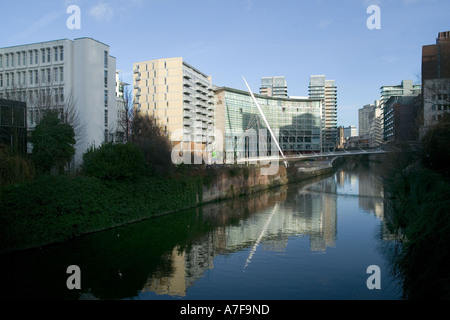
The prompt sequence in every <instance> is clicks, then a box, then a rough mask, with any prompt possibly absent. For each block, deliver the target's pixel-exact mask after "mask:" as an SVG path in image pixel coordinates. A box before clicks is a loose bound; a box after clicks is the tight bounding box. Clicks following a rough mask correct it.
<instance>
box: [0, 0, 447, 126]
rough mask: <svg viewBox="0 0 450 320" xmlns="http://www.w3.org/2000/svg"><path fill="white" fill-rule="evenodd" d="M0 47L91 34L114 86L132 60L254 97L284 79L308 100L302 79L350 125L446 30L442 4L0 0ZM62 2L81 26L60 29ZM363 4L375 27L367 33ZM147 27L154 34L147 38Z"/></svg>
mask: <svg viewBox="0 0 450 320" xmlns="http://www.w3.org/2000/svg"><path fill="white" fill-rule="evenodd" d="M0 1H1V6H0V25H1V28H0V47H6V46H13V45H20V44H25V43H35V42H41V41H48V40H56V39H62V38H68V39H75V38H79V37H91V38H94V39H96V40H99V41H101V42H103V43H106V44H108V45H109V46H110V47H111V55H113V56H115V57H116V58H117V69H119V70H122V71H123V74H122V75H123V80H124V81H128V82H132V66H133V63H134V62H139V61H145V60H151V59H159V58H171V57H183V58H184V60H185V61H187V62H188V63H189V64H191V65H193V66H194V67H196V68H197V69H199V70H201V71H203V72H204V73H206V74H208V75H211V76H212V79H213V83H214V84H216V85H219V86H227V87H232V88H237V89H242V90H245V89H246V87H245V84H244V82H243V80H242V76H245V78H246V79H247V81H248V83H249V85H250V86H251V88H252V89H253V91H255V92H258V91H259V86H260V78H261V77H265V76H285V77H286V79H287V82H288V93H289V95H295V96H307V94H308V83H309V76H310V75H313V74H324V75H326V77H327V79H330V80H336V84H337V86H338V125H344V126H348V125H355V126H358V117H357V113H358V109H359V108H361V107H362V106H363V105H365V104H369V103H373V101H374V100H376V99H379V95H380V87H381V86H382V85H394V84H400V82H401V80H403V79H411V80H414V81H415V82H420V69H421V52H422V46H423V45H427V44H434V43H435V41H436V37H437V35H438V33H439V32H440V31H448V30H450V1H448V0H309V1H303V0H301V1H300V0H297V1H293V0H278V1H273V0H272V1H267V0H129V1H123V0H120V1H119V0H93V1H92V0H89V1H88V0H41V1H21V0H17V1H6V0H0ZM70 5H78V6H79V7H80V9H81V29H79V30H69V29H68V28H67V26H66V20H67V19H68V18H69V16H70V15H69V14H67V13H66V10H67V8H68V7H69V6H70ZM370 5H378V6H379V7H380V9H381V29H379V30H370V29H368V28H367V24H366V21H367V20H368V18H369V17H370V16H371V14H369V13H367V8H368V7H369V6H370ZM153 30H158V33H157V34H155V33H154V32H152V31H153Z"/></svg>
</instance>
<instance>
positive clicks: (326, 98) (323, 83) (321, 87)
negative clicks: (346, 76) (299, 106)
mask: <svg viewBox="0 0 450 320" xmlns="http://www.w3.org/2000/svg"><path fill="white" fill-rule="evenodd" d="M309 97H310V98H311V99H319V100H322V101H323V108H322V128H323V133H322V138H323V142H322V144H323V148H324V150H325V151H331V150H333V149H334V148H336V145H337V143H338V132H337V86H336V83H335V80H326V79H325V76H324V75H313V76H311V77H310V82H309Z"/></svg>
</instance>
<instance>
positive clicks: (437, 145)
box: [422, 114, 450, 178]
mask: <svg viewBox="0 0 450 320" xmlns="http://www.w3.org/2000/svg"><path fill="white" fill-rule="evenodd" d="M422 145H423V148H424V157H423V163H424V165H425V166H427V167H428V168H430V169H432V170H434V171H436V172H439V173H441V174H442V175H443V176H445V177H446V178H450V163H449V159H450V114H444V116H443V117H442V119H441V120H440V121H439V122H438V124H437V125H435V126H434V127H433V128H431V129H430V130H429V131H428V132H427V134H426V135H425V136H424V137H423V139H422Z"/></svg>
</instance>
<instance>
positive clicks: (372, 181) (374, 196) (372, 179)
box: [358, 170, 384, 220]
mask: <svg viewBox="0 0 450 320" xmlns="http://www.w3.org/2000/svg"><path fill="white" fill-rule="evenodd" d="M358 201H359V206H360V207H361V208H363V209H364V210H366V211H369V212H372V213H373V214H375V216H376V217H378V218H379V219H380V220H383V218H384V186H383V181H381V178H380V176H379V175H376V174H374V173H373V172H371V171H368V170H364V171H360V172H359V198H358Z"/></svg>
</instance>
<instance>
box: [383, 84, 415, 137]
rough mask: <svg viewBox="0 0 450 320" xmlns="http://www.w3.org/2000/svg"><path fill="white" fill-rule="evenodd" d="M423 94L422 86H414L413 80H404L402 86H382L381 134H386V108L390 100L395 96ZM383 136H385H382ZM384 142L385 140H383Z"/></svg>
mask: <svg viewBox="0 0 450 320" xmlns="http://www.w3.org/2000/svg"><path fill="white" fill-rule="evenodd" d="M421 92H422V85H420V84H414V83H413V81H412V80H403V81H402V82H401V84H400V85H392V86H382V87H381V88H380V104H379V107H380V109H381V132H384V127H383V126H384V124H385V122H386V121H385V120H384V117H385V108H386V103H387V102H388V100H389V99H390V98H391V97H393V96H418V95H420V94H421ZM382 136H383V135H382ZM383 140H384V138H383Z"/></svg>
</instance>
